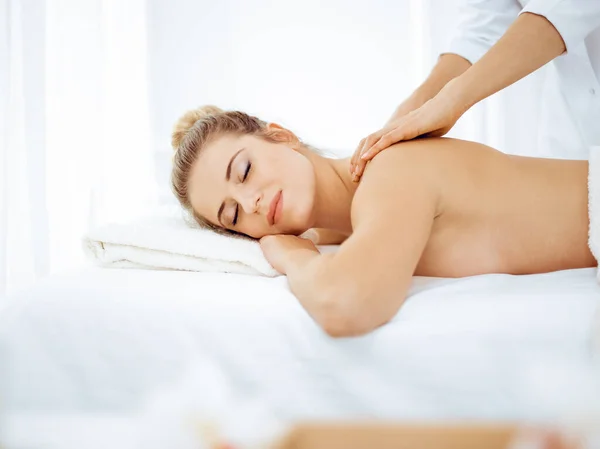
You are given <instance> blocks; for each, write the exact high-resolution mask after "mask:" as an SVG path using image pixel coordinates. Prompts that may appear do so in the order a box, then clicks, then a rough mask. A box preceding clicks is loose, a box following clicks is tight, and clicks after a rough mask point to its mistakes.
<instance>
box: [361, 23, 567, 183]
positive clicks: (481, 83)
mask: <svg viewBox="0 0 600 449" xmlns="http://www.w3.org/2000/svg"><path fill="white" fill-rule="evenodd" d="M565 49H566V47H565V43H564V41H563V39H562V37H561V34H560V33H559V32H558V31H557V30H556V28H555V27H554V25H553V24H552V23H551V22H550V21H549V20H548V19H546V18H545V17H543V16H540V15H537V14H533V13H523V14H521V15H519V17H518V18H517V19H516V20H515V21H514V23H513V24H512V25H511V26H510V27H509V28H508V30H507V31H506V33H504V35H503V36H502V37H501V38H500V39H499V40H498V42H496V43H495V44H494V45H493V46H492V48H490V49H489V51H488V52H486V53H485V54H484V55H483V56H482V57H481V59H479V60H478V61H477V62H476V63H475V64H473V65H472V66H471V67H470V68H468V69H467V70H466V71H465V72H464V73H463V74H462V75H460V76H458V77H456V78H454V79H453V80H451V81H450V82H449V83H448V84H446V85H445V86H444V87H443V88H442V90H440V92H439V93H438V94H437V95H436V96H435V97H433V98H432V99H431V100H429V101H428V102H427V103H425V104H424V105H423V106H421V107H420V108H419V109H417V110H415V111H413V112H412V113H410V114H409V115H407V116H405V117H403V118H402V119H400V121H399V122H398V123H395V124H394V126H393V127H391V129H389V130H388V131H387V133H386V134H384V135H383V136H381V138H380V139H379V140H378V141H377V142H376V143H375V144H374V145H372V146H371V147H370V148H369V149H368V150H365V151H364V152H363V154H362V155H361V156H360V160H361V162H362V164H361V166H360V167H359V172H362V170H363V169H364V164H365V163H366V162H367V161H369V160H370V159H372V158H373V157H375V155H377V154H378V153H379V152H381V151H382V150H384V149H386V148H388V147H389V146H390V145H392V144H394V143H396V142H399V141H402V140H410V139H414V138H415V137H419V136H423V135H426V136H433V137H439V136H443V135H444V134H446V133H447V132H448V131H449V130H450V129H451V128H452V127H453V126H454V124H455V123H456V122H457V121H458V119H459V118H460V117H461V116H462V115H463V114H464V113H465V112H466V111H467V110H468V109H469V108H470V107H471V106H473V105H475V104H476V103H478V102H480V101H481V100H483V99H485V98H487V97H489V96H490V95H492V94H494V93H496V92H498V91H500V90H502V89H504V88H505V87H507V86H510V85H511V84H513V83H514V82H516V81H518V80H520V79H521V78H523V77H525V76H527V75H529V74H530V73H532V72H534V71H535V70H537V69H539V68H540V67H542V66H543V65H544V64H546V63H548V62H549V61H551V60H553V59H554V58H556V57H557V56H559V55H561V54H562V53H564V52H565Z"/></svg>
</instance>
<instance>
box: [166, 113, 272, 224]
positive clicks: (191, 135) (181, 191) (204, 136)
mask: <svg viewBox="0 0 600 449" xmlns="http://www.w3.org/2000/svg"><path fill="white" fill-rule="evenodd" d="M280 132H281V131H280V130H279V129H274V130H270V129H269V128H268V127H267V123H266V122H264V121H262V120H260V119H259V118H257V117H253V116H251V115H248V114H245V113H244V112H240V111H223V110H222V109H219V108H218V107H216V106H212V105H210V106H203V107H200V108H198V109H192V110H190V111H187V112H186V113H185V114H183V116H181V117H180V118H179V120H178V121H177V123H175V126H174V128H173V134H172V136H171V145H172V146H173V149H174V150H175V154H174V155H173V168H172V171H171V186H172V190H173V193H174V194H175V196H176V197H177V200H178V201H179V203H180V204H181V206H182V207H183V208H184V210H185V211H187V212H188V213H189V214H190V215H191V217H192V218H193V220H194V221H195V222H196V223H197V224H198V225H200V227H203V228H208V229H212V230H213V231H215V232H218V233H221V234H227V235H231V234H237V233H235V232H233V231H230V230H227V229H224V228H222V227H220V226H216V225H214V224H212V223H211V222H209V221H208V220H207V219H206V218H204V217H202V216H200V215H198V214H197V213H196V212H195V211H194V210H193V208H192V204H191V202H190V198H189V192H188V190H189V187H188V186H189V179H190V172H191V170H192V166H193V164H194V162H196V160H197V158H198V155H199V154H200V152H201V151H202V149H203V148H205V146H206V144H207V143H208V142H210V141H211V140H213V139H215V138H216V137H219V136H222V135H224V134H229V135H237V136H241V135H247V134H250V135H254V136H257V137H260V138H262V139H265V140H267V141H269V142H281V141H282V139H281V136H278V135H279V134H280ZM278 137H279V138H278Z"/></svg>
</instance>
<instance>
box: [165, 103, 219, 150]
mask: <svg viewBox="0 0 600 449" xmlns="http://www.w3.org/2000/svg"><path fill="white" fill-rule="evenodd" d="M223 112H224V111H223V110H222V109H221V108H218V107H216V106H212V105H207V106H202V107H199V108H197V109H191V110H189V111H187V112H186V113H185V114H183V115H182V116H181V117H180V118H179V120H177V123H175V127H174V128H173V134H172V135H171V145H172V146H173V149H174V150H175V151H177V148H179V145H180V144H181V142H182V141H183V139H184V138H185V136H186V135H187V133H188V131H189V130H190V128H191V127H192V126H194V123H196V122H197V121H198V120H202V119H204V118H206V117H211V116H215V115H219V114H222V113H223Z"/></svg>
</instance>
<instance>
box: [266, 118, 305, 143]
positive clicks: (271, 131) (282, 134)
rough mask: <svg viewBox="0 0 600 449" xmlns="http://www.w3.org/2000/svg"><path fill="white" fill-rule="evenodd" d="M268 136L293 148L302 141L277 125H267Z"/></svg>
mask: <svg viewBox="0 0 600 449" xmlns="http://www.w3.org/2000/svg"><path fill="white" fill-rule="evenodd" d="M267 136H268V137H269V138H271V139H273V140H275V141H277V142H280V143H288V144H290V145H291V146H292V147H295V146H297V145H299V144H300V139H298V137H296V135H295V134H294V133H293V132H291V131H290V130H289V129H286V128H284V127H283V126H281V125H278V124H277V123H268V124H267Z"/></svg>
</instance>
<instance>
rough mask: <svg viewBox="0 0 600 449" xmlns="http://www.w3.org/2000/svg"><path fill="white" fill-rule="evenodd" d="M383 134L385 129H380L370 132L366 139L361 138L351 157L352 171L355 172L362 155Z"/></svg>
mask: <svg viewBox="0 0 600 449" xmlns="http://www.w3.org/2000/svg"><path fill="white" fill-rule="evenodd" d="M383 134H384V132H383V130H379V131H377V132H374V133H372V134H369V135H368V136H367V137H365V138H364V139H361V141H360V142H359V144H358V146H357V147H356V150H354V154H353V155H352V158H351V159H350V173H353V172H354V170H355V169H356V164H358V162H359V161H360V157H361V155H362V154H363V153H364V152H365V151H367V150H368V149H369V148H370V147H371V145H373V143H375V142H376V141H377V140H378V139H379V138H380V137H381V136H382V135H383Z"/></svg>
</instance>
